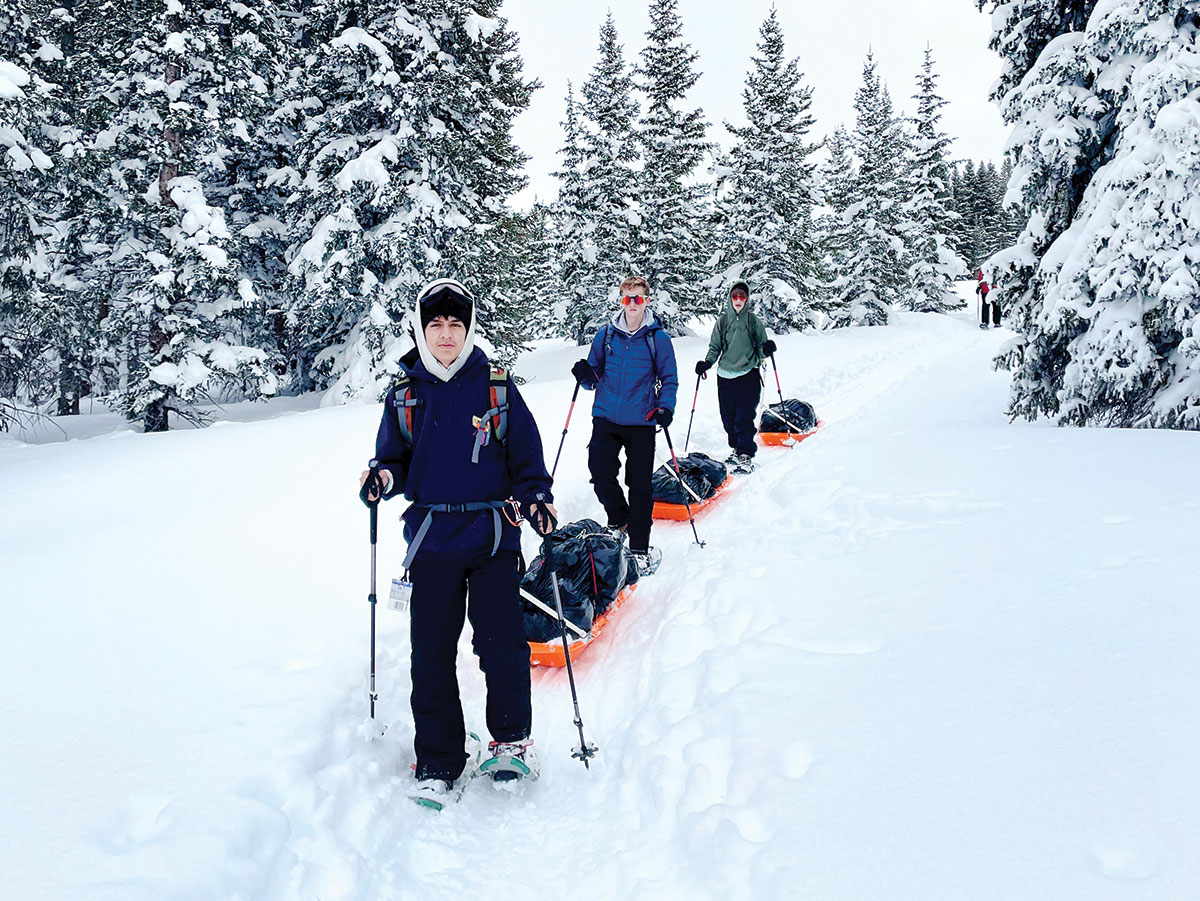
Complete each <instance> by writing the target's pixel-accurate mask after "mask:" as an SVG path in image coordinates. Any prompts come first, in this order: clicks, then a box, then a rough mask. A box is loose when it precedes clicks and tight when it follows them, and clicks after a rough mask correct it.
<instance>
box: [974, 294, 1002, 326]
mask: <svg viewBox="0 0 1200 901" xmlns="http://www.w3.org/2000/svg"><path fill="white" fill-rule="evenodd" d="M989 310H990V315H991V317H992V325H994V326H996V328H999V327H1000V304H999V303H989V302H988V301H986V300H980V301H979V322H980V324H981V325H987V324H988V315H989Z"/></svg>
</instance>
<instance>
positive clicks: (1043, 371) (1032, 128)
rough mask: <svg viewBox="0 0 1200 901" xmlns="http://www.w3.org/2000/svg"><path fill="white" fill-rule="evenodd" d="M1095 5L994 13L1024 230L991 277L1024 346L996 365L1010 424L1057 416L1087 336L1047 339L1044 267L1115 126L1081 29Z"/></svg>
mask: <svg viewBox="0 0 1200 901" xmlns="http://www.w3.org/2000/svg"><path fill="white" fill-rule="evenodd" d="M1095 5H1096V0H1072V2H1070V3H1057V2H1050V0H1021V2H1019V3H1004V4H995V3H989V2H988V0H979V7H980V9H985V8H988V7H999V8H997V9H996V10H995V12H996V14H995V15H994V16H993V33H992V40H991V46H992V47H993V49H995V50H996V51H997V52H998V53H1000V55H1001V57H1002V59H1003V60H1004V67H1003V71H1002V74H1001V78H1000V80H999V81H998V82H997V85H996V88H995V91H994V92H993V99H994V100H995V101H996V102H997V104H998V105H999V107H1000V110H1001V113H1002V114H1003V115H1004V118H1005V120H1006V121H1007V122H1009V123H1012V124H1013V125H1014V126H1015V131H1014V135H1013V137H1012V138H1011V139H1010V141H1009V152H1010V154H1011V156H1012V160H1013V165H1014V170H1013V175H1012V185H1013V188H1014V189H1015V193H1017V194H1019V196H1020V204H1021V208H1022V211H1023V214H1024V216H1025V218H1026V222H1027V225H1026V227H1025V229H1024V230H1023V231H1022V233H1021V235H1020V237H1019V238H1018V239H1017V243H1016V245H1015V247H1014V248H1012V249H1011V250H1009V251H1005V252H1003V253H1001V254H999V255H997V256H995V257H993V258H992V259H991V260H989V261H988V263H987V265H986V266H985V267H984V268H985V275H987V276H989V281H990V282H991V283H992V285H993V290H994V291H996V292H997V293H996V299H997V300H998V301H1000V302H1001V303H1002V304H1003V308H1004V314H1005V318H1006V320H1007V322H1008V324H1009V325H1010V326H1011V327H1013V328H1015V329H1016V331H1017V332H1018V334H1019V335H1020V336H1021V337H1020V339H1019V341H1018V343H1017V345H1016V346H1015V347H1013V348H1012V349H1011V350H1009V351H1008V352H1007V353H1006V354H1005V356H1004V357H1003V358H1002V359H1000V360H998V361H997V362H998V363H999V364H1000V365H1002V366H1004V367H1007V368H1010V369H1011V370H1012V372H1013V385H1012V399H1011V403H1010V405H1009V413H1010V415H1012V416H1025V417H1028V418H1034V417H1036V416H1038V415H1041V414H1043V413H1045V414H1054V413H1056V412H1057V411H1058V408H1059V399H1058V392H1059V389H1060V387H1061V379H1062V373H1063V372H1064V370H1065V369H1066V367H1067V366H1068V365H1069V363H1070V357H1071V353H1070V350H1069V346H1070V343H1071V341H1072V340H1073V339H1074V338H1075V337H1077V336H1078V334H1080V333H1081V332H1082V328H1081V326H1080V323H1079V322H1078V320H1076V319H1075V318H1073V317H1070V316H1068V317H1067V319H1066V321H1065V322H1063V323H1062V324H1061V326H1060V327H1056V328H1054V329H1052V330H1048V331H1047V330H1044V329H1043V327H1042V325H1041V324H1040V323H1039V321H1038V320H1039V319H1040V317H1041V316H1042V313H1043V304H1044V299H1045V294H1046V282H1047V280H1048V276H1049V273H1047V272H1043V271H1042V270H1041V266H1040V261H1041V260H1042V258H1043V257H1044V256H1045V255H1046V254H1047V252H1048V251H1049V249H1050V247H1051V246H1052V245H1053V243H1054V242H1055V240H1056V239H1057V238H1058V237H1059V236H1060V235H1062V234H1063V233H1064V232H1065V231H1066V230H1067V228H1068V227H1069V226H1070V224H1071V221H1072V219H1073V218H1074V216H1075V213H1076V211H1077V210H1078V208H1079V204H1080V203H1081V202H1082V199H1083V192H1084V189H1085V188H1086V186H1087V184H1088V182H1089V181H1090V180H1091V177H1092V174H1093V173H1094V172H1095V171H1096V170H1097V169H1098V168H1099V167H1100V166H1101V165H1103V164H1104V162H1105V161H1106V156H1107V154H1108V152H1109V150H1108V139H1109V137H1110V136H1111V134H1112V130H1113V128H1114V125H1115V123H1114V122H1113V120H1112V117H1111V110H1110V109H1108V108H1106V107H1105V105H1104V104H1103V101H1102V100H1101V98H1100V96H1099V95H1098V94H1097V92H1096V91H1095V89H1094V73H1093V71H1092V70H1091V67H1090V64H1089V61H1088V59H1087V54H1088V49H1089V48H1088V47H1087V46H1086V40H1085V37H1086V36H1085V34H1084V31H1083V29H1084V27H1085V26H1086V24H1087V21H1088V18H1089V17H1090V16H1091V13H1092V9H1093V8H1094V7H1095Z"/></svg>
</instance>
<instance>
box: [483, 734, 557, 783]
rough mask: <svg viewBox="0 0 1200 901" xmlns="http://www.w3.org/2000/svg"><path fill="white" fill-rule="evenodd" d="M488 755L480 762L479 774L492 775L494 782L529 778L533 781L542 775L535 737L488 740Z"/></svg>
mask: <svg viewBox="0 0 1200 901" xmlns="http://www.w3.org/2000/svg"><path fill="white" fill-rule="evenodd" d="M488 755H489V756H488V757H487V759H486V760H484V761H483V763H481V764H479V775H481V776H490V777H491V780H492V781H493V782H515V781H517V780H521V779H528V780H529V781H530V782H533V781H535V780H536V779H537V777H538V776H540V775H541V772H542V767H541V764H540V763H539V762H538V757H537V751H536V750H534V747H533V739H532V738H526V739H524V740H522V741H493V742H488Z"/></svg>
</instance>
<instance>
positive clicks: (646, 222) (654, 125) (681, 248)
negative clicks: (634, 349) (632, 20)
mask: <svg viewBox="0 0 1200 901" xmlns="http://www.w3.org/2000/svg"><path fill="white" fill-rule="evenodd" d="M641 57H642V62H641V65H640V66H638V68H637V70H636V75H637V76H638V78H639V79H640V84H641V88H642V91H643V93H644V94H645V96H646V108H645V111H644V113H643V115H642V119H641V130H640V132H639V138H640V141H641V147H642V172H641V177H640V183H641V228H640V230H639V238H640V250H639V258H640V259H641V260H642V263H643V272H642V274H643V275H645V277H646V279H647V281H649V283H650V290H651V293H652V296H653V298H654V315H655V316H656V317H657V318H658V319H659V321H661V322H662V323H663V324H664V325H665V326H667V327H668V328H673V327H674V326H676V325H677V324H681V323H682V320H683V319H685V318H686V317H687V316H688V315H691V314H694V313H696V312H699V311H700V310H701V309H702V307H704V306H706V304H705V302H704V301H705V300H706V298H705V297H704V293H703V290H702V288H701V282H702V281H703V279H704V277H705V275H706V273H705V272H704V270H703V267H702V264H703V262H704V259H703V256H702V254H703V248H704V244H705V241H704V236H703V222H704V220H703V214H702V207H703V194H704V187H703V186H702V185H698V184H696V183H695V180H694V178H693V176H694V174H695V171H696V167H697V166H699V165H700V163H701V161H702V160H703V159H704V157H705V154H706V153H707V152H708V151H709V149H710V147H711V145H710V144H709V143H708V142H707V141H706V140H705V131H706V129H707V123H706V122H705V121H704V114H703V112H702V111H701V110H700V109H693V110H685V109H681V108H680V107H681V106H682V105H683V104H684V102H685V97H686V96H687V92H688V91H690V90H691V89H692V87H693V86H694V85H695V84H696V81H697V80H698V79H699V77H700V73H699V72H697V71H695V64H696V60H697V59H698V58H699V57H698V54H696V53H695V52H694V51H693V50H692V48H691V45H690V44H687V43H686V42H685V41H684V40H683V32H682V23H681V21H680V18H679V11H678V0H651V2H650V28H649V30H648V31H647V32H646V46H645V47H644V48H643V49H642V53H641Z"/></svg>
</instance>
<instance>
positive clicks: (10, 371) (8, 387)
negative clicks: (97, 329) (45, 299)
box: [0, 0, 53, 429]
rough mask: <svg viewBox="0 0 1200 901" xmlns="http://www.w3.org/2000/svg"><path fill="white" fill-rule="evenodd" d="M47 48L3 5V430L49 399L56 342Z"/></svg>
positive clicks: (19, 14)
mask: <svg viewBox="0 0 1200 901" xmlns="http://www.w3.org/2000/svg"><path fill="white" fill-rule="evenodd" d="M42 43H43V42H42V40H41V37H40V36H39V35H38V34H37V32H36V28H35V25H34V22H33V19H32V17H31V16H30V15H29V11H28V10H27V8H26V6H25V4H23V3H19V2H13V0H4V2H2V3H0V429H3V428H6V427H7V426H8V425H9V424H10V423H11V422H12V421H13V417H14V416H15V414H16V411H17V409H19V407H18V398H22V399H24V400H28V401H31V402H32V403H37V402H38V401H40V400H41V399H42V397H43V396H44V394H45V392H46V390H47V382H48V379H47V373H46V372H45V371H44V369H43V368H42V367H43V366H44V363H45V361H44V360H42V359H40V358H41V356H42V354H43V352H44V351H45V349H46V347H47V346H48V345H50V344H52V340H53V339H52V337H51V336H48V335H47V333H46V324H45V323H43V322H42V321H41V316H40V313H41V309H40V307H41V302H42V288H43V283H44V278H45V271H46V269H47V267H48V262H47V259H46V236H47V231H48V228H49V226H50V219H51V211H50V209H48V207H47V204H46V202H45V197H44V189H45V178H46V174H47V173H48V172H49V171H50V170H51V169H52V167H53V164H52V160H51V157H50V156H49V154H47V153H46V152H45V150H43V149H42V147H41V146H40V145H42V144H43V143H44V140H43V135H42V134H41V130H40V122H41V121H43V120H44V116H45V113H46V106H47V94H48V93H49V86H48V85H46V84H45V83H44V82H42V81H41V80H40V79H38V78H37V77H36V73H35V63H36V54H37V53H38V50H39V49H40V48H41V45H42Z"/></svg>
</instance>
